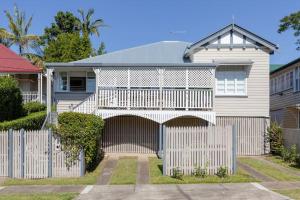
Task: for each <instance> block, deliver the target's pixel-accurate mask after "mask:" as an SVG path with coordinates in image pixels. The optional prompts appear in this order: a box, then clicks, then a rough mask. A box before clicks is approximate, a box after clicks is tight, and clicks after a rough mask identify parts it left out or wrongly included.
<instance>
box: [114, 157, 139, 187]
mask: <svg viewBox="0 0 300 200" xmlns="http://www.w3.org/2000/svg"><path fill="white" fill-rule="evenodd" d="M136 174H137V158H136V157H122V158H120V159H119V160H118V164H117V166H116V168H115V169H114V171H113V174H112V177H111V179H110V184H113V185H122V184H135V182H136Z"/></svg>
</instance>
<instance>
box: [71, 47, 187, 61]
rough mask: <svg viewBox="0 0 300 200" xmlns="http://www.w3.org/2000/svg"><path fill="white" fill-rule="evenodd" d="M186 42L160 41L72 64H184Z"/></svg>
mask: <svg viewBox="0 0 300 200" xmlns="http://www.w3.org/2000/svg"><path fill="white" fill-rule="evenodd" d="M189 45H190V43H188V42H180V41H161V42H156V43H151V44H146V45H142V46H137V47H133V48H129V49H124V50H120V51H115V52H111V53H107V54H103V55H99V56H95V57H91V58H86V59H82V60H78V61H74V62H72V63H104V64H105V63H107V64H109V63H147V64H151V63H186V62H189V61H188V60H186V59H185V58H184V56H183V55H184V52H185V50H186V48H187V47H188V46H189Z"/></svg>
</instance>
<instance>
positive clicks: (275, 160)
mask: <svg viewBox="0 0 300 200" xmlns="http://www.w3.org/2000/svg"><path fill="white" fill-rule="evenodd" d="M265 158H266V159H267V160H269V161H271V162H273V163H276V164H279V165H281V166H283V167H287V168H289V169H291V170H295V171H298V172H300V168H299V167H297V166H295V165H294V164H292V163H287V162H285V161H284V160H282V159H281V158H280V157H279V156H266V157H265Z"/></svg>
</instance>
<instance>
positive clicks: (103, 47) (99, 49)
mask: <svg viewBox="0 0 300 200" xmlns="http://www.w3.org/2000/svg"><path fill="white" fill-rule="evenodd" d="M97 54H98V55H103V54H106V50H105V44H104V42H101V44H100V46H99V48H98V51H97Z"/></svg>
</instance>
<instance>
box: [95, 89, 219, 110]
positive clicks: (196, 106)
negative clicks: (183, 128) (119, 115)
mask: <svg viewBox="0 0 300 200" xmlns="http://www.w3.org/2000/svg"><path fill="white" fill-rule="evenodd" d="M98 107H99V108H100V109H127V110H211V109H212V108H213V90H212V89H119V88H118V89H115V88H110V89H103V88H101V89H99V103H98Z"/></svg>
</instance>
